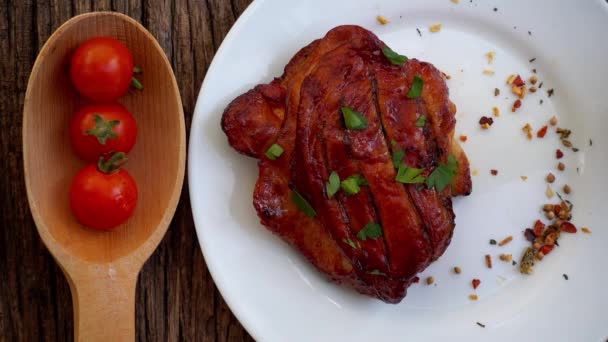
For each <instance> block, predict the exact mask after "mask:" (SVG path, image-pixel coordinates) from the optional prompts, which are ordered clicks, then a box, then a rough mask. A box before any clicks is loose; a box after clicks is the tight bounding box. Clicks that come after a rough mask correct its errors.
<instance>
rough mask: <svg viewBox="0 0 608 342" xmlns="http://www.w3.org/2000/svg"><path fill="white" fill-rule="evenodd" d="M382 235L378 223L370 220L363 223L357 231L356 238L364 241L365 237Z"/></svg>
mask: <svg viewBox="0 0 608 342" xmlns="http://www.w3.org/2000/svg"><path fill="white" fill-rule="evenodd" d="M381 236H382V227H380V225H379V224H377V223H373V222H370V223H368V224H366V225H365V227H363V228H362V229H361V230H360V231H359V232H358V233H357V238H358V239H359V240H363V241H365V239H367V238H370V239H375V238H379V237H381Z"/></svg>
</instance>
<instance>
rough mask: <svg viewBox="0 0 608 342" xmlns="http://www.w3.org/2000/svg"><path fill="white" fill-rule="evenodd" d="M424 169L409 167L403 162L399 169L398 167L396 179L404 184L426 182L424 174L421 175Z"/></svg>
mask: <svg viewBox="0 0 608 342" xmlns="http://www.w3.org/2000/svg"><path fill="white" fill-rule="evenodd" d="M422 171H424V170H423V169H417V168H415V167H408V166H407V165H405V164H403V163H401V164H400V165H399V169H397V176H396V177H395V180H396V181H397V182H399V183H403V184H416V183H422V182H424V176H422V175H421V173H422Z"/></svg>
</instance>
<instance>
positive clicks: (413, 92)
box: [407, 76, 424, 99]
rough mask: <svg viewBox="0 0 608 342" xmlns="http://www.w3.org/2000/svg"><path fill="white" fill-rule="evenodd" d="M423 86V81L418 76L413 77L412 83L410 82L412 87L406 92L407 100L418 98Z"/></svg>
mask: <svg viewBox="0 0 608 342" xmlns="http://www.w3.org/2000/svg"><path fill="white" fill-rule="evenodd" d="M423 85H424V81H422V78H420V76H414V81H412V87H411V88H410V90H409V91H408V92H407V98H408V99H415V98H417V97H418V96H420V93H422V86H423Z"/></svg>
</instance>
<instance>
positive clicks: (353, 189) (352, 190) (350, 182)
mask: <svg viewBox="0 0 608 342" xmlns="http://www.w3.org/2000/svg"><path fill="white" fill-rule="evenodd" d="M361 185H367V181H365V178H363V177H361V176H359V175H357V174H355V175H352V176H350V177H348V178H346V179H345V180H343V181H342V182H341V183H340V187H341V188H342V191H344V193H345V194H346V195H347V196H350V195H354V194H357V193H359V191H361V188H360V186H361Z"/></svg>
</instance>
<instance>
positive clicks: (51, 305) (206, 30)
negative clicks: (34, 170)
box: [0, 0, 251, 342]
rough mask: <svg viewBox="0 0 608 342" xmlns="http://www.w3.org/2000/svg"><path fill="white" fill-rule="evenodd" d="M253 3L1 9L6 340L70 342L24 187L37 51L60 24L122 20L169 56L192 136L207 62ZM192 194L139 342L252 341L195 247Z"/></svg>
mask: <svg viewBox="0 0 608 342" xmlns="http://www.w3.org/2000/svg"><path fill="white" fill-rule="evenodd" d="M250 2H251V0H99V1H97V0H91V1H89V0H39V1H37V2H36V1H31V0H27V1H22V0H3V1H2V4H0V158H2V159H1V161H0V165H3V167H2V171H0V341H11V342H12V341H71V340H72V339H73V336H72V335H73V320H72V299H71V296H70V289H69V287H68V284H67V282H66V280H65V278H64V276H63V274H62V272H61V270H60V269H59V268H58V267H57V265H56V264H55V262H54V261H53V258H52V257H51V255H50V254H49V252H48V251H47V250H46V249H45V247H44V245H43V244H42V242H41V240H40V239H39V238H38V234H37V232H36V227H35V226H34V222H33V221H32V217H31V215H30V212H29V208H28V204H27V198H26V193H25V184H24V179H23V162H22V146H21V122H22V109H23V97H24V94H25V90H26V87H27V81H28V77H29V74H30V69H31V67H32V65H33V64H34V60H35V59H36V55H37V54H38V51H39V50H40V48H41V47H42V45H43V44H44V42H45V41H46V40H47V38H48V37H49V36H50V35H51V33H52V32H53V31H54V30H55V29H56V28H57V27H59V25H61V24H62V23H63V22H65V21H66V20H68V19H69V18H71V17H72V16H75V15H78V14H81V13H85V12H91V11H101V10H109V11H118V12H122V13H125V14H127V15H129V16H131V17H133V18H134V19H136V20H137V21H139V22H140V23H142V24H143V25H144V26H145V27H146V28H147V29H148V30H149V31H150V32H151V33H152V34H153V35H154V36H155V37H156V39H158V41H159V43H160V45H161V46H162V47H163V49H164V50H165V53H166V54H167V56H168V58H169V60H170V61H171V64H172V66H173V70H174V72H175V75H176V77H177V82H178V84H179V87H180V92H181V95H182V101H183V104H184V114H185V116H186V118H185V119H186V128H187V129H188V130H189V127H190V121H191V119H192V112H193V110H194V105H195V101H196V96H197V94H198V91H199V88H200V85H201V83H202V81H203V78H204V76H205V73H206V71H207V68H208V66H209V63H211V60H212V59H213V55H214V53H215V51H216V50H217V48H218V47H219V45H220V44H221V42H222V40H223V38H224V36H225V35H226V33H228V30H229V29H230V27H231V26H232V24H233V23H234V21H235V20H236V19H237V18H238V17H239V15H240V14H241V13H242V12H243V11H244V10H245V8H247V5H248V4H249V3H250ZM189 201H190V200H189V194H188V186H187V184H185V185H184V189H183V192H182V196H181V200H180V203H179V207H178V209H177V212H176V214H175V218H174V219H173V222H172V223H171V227H170V228H169V231H168V233H167V235H166V236H165V238H164V240H163V241H162V243H161V244H160V246H159V247H158V249H157V251H156V252H155V253H154V254H153V255H152V257H151V258H150V260H148V262H147V263H146V264H145V266H144V268H143V270H142V272H141V274H140V277H139V282H138V286H137V299H136V300H137V303H136V307H137V309H136V325H137V327H136V331H137V339H138V340H140V341H243V340H251V337H250V336H249V335H248V334H247V332H246V331H245V330H244V329H243V328H242V327H241V325H240V324H239V322H238V321H237V320H236V319H235V317H234V316H233V315H232V313H231V312H230V309H229V308H228V307H227V306H226V304H225V302H224V300H223V299H222V297H221V295H220V294H219V292H218V291H217V289H216V288H215V285H214V284H213V280H212V279H211V276H210V275H209V272H208V271H207V267H206V266H205V262H204V260H203V256H202V254H201V251H200V249H199V247H198V243H197V240H196V236H195V232H194V224H193V222H192V216H191V211H190V202H189Z"/></svg>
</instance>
